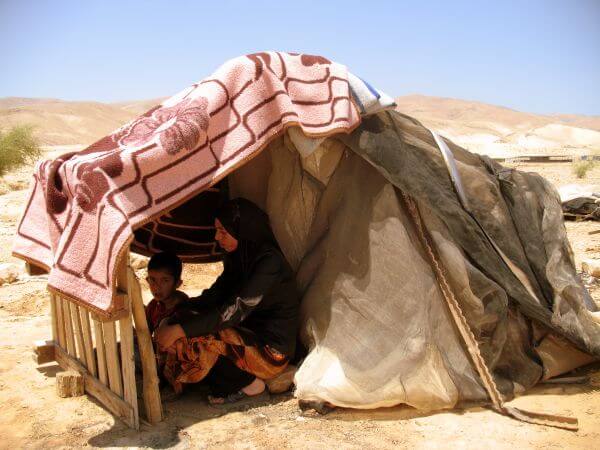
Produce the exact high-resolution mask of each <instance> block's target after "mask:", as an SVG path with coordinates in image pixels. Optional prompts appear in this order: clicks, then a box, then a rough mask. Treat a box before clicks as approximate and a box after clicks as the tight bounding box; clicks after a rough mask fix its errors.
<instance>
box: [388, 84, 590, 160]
mask: <svg viewBox="0 0 600 450" xmlns="http://www.w3.org/2000/svg"><path fill="white" fill-rule="evenodd" d="M396 103H397V104H398V107H397V110H398V111H400V112H402V113H404V114H407V115H409V116H413V117H415V118H417V119H418V120H420V121H421V122H423V124H424V125H426V126H427V127H429V128H432V129H435V130H437V131H438V132H440V133H441V134H443V135H445V136H447V137H449V138H450V139H452V140H453V141H455V142H456V143H458V144H460V145H462V146H463V147H466V148H468V149H469V150H471V151H474V152H478V153H485V154H488V155H492V156H509V155H519V154H528V155H530V154H561V155H562V154H564V155H579V154H590V153H594V152H596V151H598V150H600V117H597V116H577V115H540V114H532V113H525V112H520V111H515V110H513V109H509V108H505V107H502V106H495V105H488V104H485V103H480V102H474V101H466V100H457V99H452V98H442V97H427V96H424V95H408V96H404V97H399V98H397V99H396Z"/></svg>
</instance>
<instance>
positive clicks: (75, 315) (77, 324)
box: [71, 303, 88, 367]
mask: <svg viewBox="0 0 600 450" xmlns="http://www.w3.org/2000/svg"><path fill="white" fill-rule="evenodd" d="M71 318H72V319H73V334H74V335H75V341H76V342H77V355H79V361H81V364H83V365H84V366H85V367H87V366H88V362H87V357H86V354H85V347H84V344H83V331H82V329H81V320H79V306H78V305H76V304H75V303H72V304H71Z"/></svg>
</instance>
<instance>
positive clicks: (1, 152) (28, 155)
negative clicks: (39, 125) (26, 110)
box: [0, 125, 42, 176]
mask: <svg viewBox="0 0 600 450" xmlns="http://www.w3.org/2000/svg"><path fill="white" fill-rule="evenodd" d="M41 155H42V150H41V149H40V144H39V143H38V141H37V139H36V138H35V137H34V135H33V127H31V126H28V125H21V126H16V127H13V128H12V129H10V130H9V131H7V132H3V133H2V132H0V176H2V175H4V174H5V173H6V172H9V171H11V170H13V169H16V168H18V167H20V166H22V165H25V164H29V163H33V162H35V161H36V160H37V159H38V158H39V157H40V156H41Z"/></svg>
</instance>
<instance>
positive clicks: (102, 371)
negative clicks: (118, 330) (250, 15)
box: [92, 320, 108, 386]
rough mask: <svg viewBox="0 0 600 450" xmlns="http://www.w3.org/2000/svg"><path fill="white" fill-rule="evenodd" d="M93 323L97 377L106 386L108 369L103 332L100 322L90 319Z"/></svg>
mask: <svg viewBox="0 0 600 450" xmlns="http://www.w3.org/2000/svg"><path fill="white" fill-rule="evenodd" d="M92 321H93V323H94V335H95V337H96V356H97V357H98V378H99V379H100V382H101V383H102V384H103V385H105V386H108V371H107V369H106V351H105V347H104V332H103V331H102V323H100V322H98V321H97V320H92Z"/></svg>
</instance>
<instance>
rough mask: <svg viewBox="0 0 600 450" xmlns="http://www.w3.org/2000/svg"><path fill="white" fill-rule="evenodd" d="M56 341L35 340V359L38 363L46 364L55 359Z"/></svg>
mask: <svg viewBox="0 0 600 450" xmlns="http://www.w3.org/2000/svg"><path fill="white" fill-rule="evenodd" d="M54 345H55V344H54V341H35V342H34V344H33V360H34V361H35V362H36V364H46V363H49V362H51V361H54V360H55V358H56V357H55V356H54Z"/></svg>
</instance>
